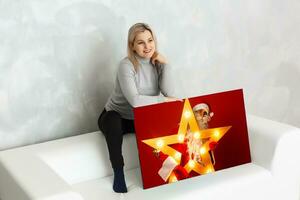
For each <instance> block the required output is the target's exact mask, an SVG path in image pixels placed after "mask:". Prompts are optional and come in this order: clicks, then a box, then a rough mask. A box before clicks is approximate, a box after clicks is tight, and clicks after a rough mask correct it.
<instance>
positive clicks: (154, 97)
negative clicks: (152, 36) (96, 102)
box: [105, 57, 173, 119]
mask: <svg viewBox="0 0 300 200" xmlns="http://www.w3.org/2000/svg"><path fill="white" fill-rule="evenodd" d="M137 59H138V61H139V63H140V66H139V67H138V70H137V72H136V71H135V69H134V66H133V64H132V63H131V61H130V60H129V59H128V58H124V59H123V60H121V62H120V65H119V69H118V73H117V78H116V83H115V88H114V90H113V92H112V94H111V96H110V97H109V99H108V101H107V102H106V104H105V109H106V110H107V111H109V110H114V111H117V112H118V113H120V115H121V117H122V118H125V119H134V116H133V107H139V106H145V105H150V104H156V103H161V102H164V96H172V95H173V84H172V83H171V82H170V81H171V79H170V78H169V75H170V72H168V71H170V69H169V65H168V64H166V65H163V64H157V65H156V66H153V65H152V64H151V62H150V59H145V58H141V57H137Z"/></svg>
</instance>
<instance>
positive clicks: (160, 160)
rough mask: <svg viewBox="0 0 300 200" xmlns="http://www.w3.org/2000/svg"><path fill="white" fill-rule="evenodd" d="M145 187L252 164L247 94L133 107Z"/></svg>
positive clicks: (228, 92) (217, 94)
mask: <svg viewBox="0 0 300 200" xmlns="http://www.w3.org/2000/svg"><path fill="white" fill-rule="evenodd" d="M134 115H135V130H136V138H137V145H138V150H139V159H140V166H141V173H142V179H143V187H144V189H147V188H151V187H155V186H159V185H163V184H169V183H173V182H176V181H180V180H183V179H186V178H191V177H194V176H201V175H205V174H208V173H214V172H215V171H218V170H222V169H225V168H228V167H233V166H237V165H241V164H245V163H248V162H251V157H250V149H249V140H248V133H247V124H246V115H245V108H244V99H243V91H242V90H241V89H240V90H233V91H227V92H221V93H216V94H210V95H205V96H199V97H192V98H186V99H184V100H183V101H182V102H180V101H176V102H168V103H160V104H155V105H149V106H143V107H137V108H135V109H134Z"/></svg>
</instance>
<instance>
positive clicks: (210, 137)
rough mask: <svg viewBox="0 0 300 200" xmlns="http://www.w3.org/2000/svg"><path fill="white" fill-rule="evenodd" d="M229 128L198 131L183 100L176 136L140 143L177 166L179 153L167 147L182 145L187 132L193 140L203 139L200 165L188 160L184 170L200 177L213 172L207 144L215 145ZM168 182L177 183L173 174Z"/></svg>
mask: <svg viewBox="0 0 300 200" xmlns="http://www.w3.org/2000/svg"><path fill="white" fill-rule="evenodd" d="M230 128H231V126H225V127H218V128H211V129H204V130H200V129H199V127H198V124H197V121H196V118H195V116H194V114H193V110H192V108H191V105H190V102H189V100H188V99H185V102H184V106H183V110H182V115H181V120H180V126H179V129H178V132H177V134H175V135H170V136H164V137H157V138H152V139H147V140H142V142H144V143H145V144H147V145H149V146H150V147H152V148H154V149H155V150H156V151H161V152H162V153H164V154H166V155H168V156H170V157H172V158H173V159H174V160H175V162H176V163H177V164H180V162H181V156H182V154H181V152H179V151H177V150H175V149H174V148H172V147H170V146H169V145H172V144H178V143H184V138H185V136H186V134H187V132H188V131H191V132H192V133H194V138H196V139H204V140H203V141H205V142H204V143H203V144H202V145H201V148H200V154H201V158H202V160H201V161H202V164H200V163H198V162H197V161H195V160H192V159H190V160H189V162H187V163H186V165H185V166H184V168H185V170H186V171H187V172H188V173H190V172H191V171H195V172H197V173H198V174H201V175H202V174H207V173H211V172H214V171H215V169H214V166H213V164H212V161H211V157H210V154H209V151H210V150H211V149H210V145H209V144H211V143H217V142H218V141H219V140H220V139H221V138H222V137H223V136H224V135H225V133H226V132H227V131H228V130H229V129H230ZM168 180H169V181H168V182H169V183H171V182H174V181H177V179H176V176H175V174H174V172H172V173H171V174H170V175H169V177H168Z"/></svg>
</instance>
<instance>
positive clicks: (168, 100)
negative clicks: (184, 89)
mask: <svg viewBox="0 0 300 200" xmlns="http://www.w3.org/2000/svg"><path fill="white" fill-rule="evenodd" d="M172 101H183V100H182V99H178V98H176V97H165V102H172Z"/></svg>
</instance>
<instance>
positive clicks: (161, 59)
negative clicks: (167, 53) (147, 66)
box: [151, 51, 167, 65]
mask: <svg viewBox="0 0 300 200" xmlns="http://www.w3.org/2000/svg"><path fill="white" fill-rule="evenodd" d="M156 61H157V62H159V63H161V64H167V60H166V58H165V57H164V56H163V55H161V54H160V53H158V52H157V51H155V52H154V54H153V55H152V57H151V63H152V64H153V65H155V62H156Z"/></svg>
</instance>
